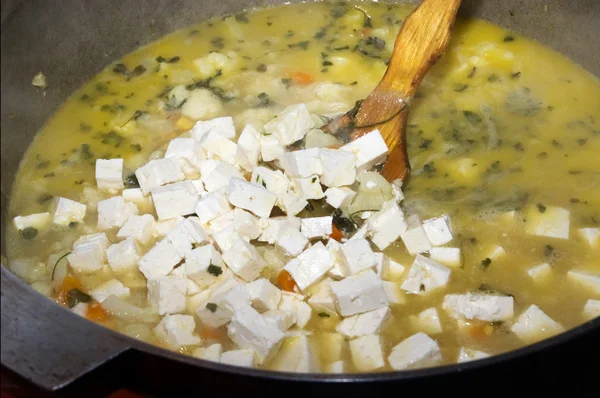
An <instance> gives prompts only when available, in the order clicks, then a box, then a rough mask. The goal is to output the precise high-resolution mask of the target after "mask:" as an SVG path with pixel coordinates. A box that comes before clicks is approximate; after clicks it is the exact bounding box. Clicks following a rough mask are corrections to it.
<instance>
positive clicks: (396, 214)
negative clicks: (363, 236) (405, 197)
mask: <svg viewBox="0 0 600 398" xmlns="http://www.w3.org/2000/svg"><path fill="white" fill-rule="evenodd" d="M367 224H368V235H369V237H370V238H371V240H372V241H373V243H375V245H376V246H377V247H378V248H379V250H384V249H385V248H387V247H388V246H389V245H391V244H392V243H393V242H395V241H396V240H398V238H399V237H400V236H401V235H402V234H403V233H405V232H406V229H407V228H408V225H407V223H406V221H405V219H404V213H403V212H402V210H401V209H400V207H399V206H398V203H397V202H396V201H395V200H390V201H388V202H386V203H384V204H383V207H382V208H381V210H380V211H379V212H378V213H376V214H374V215H373V216H371V217H370V218H369V221H367ZM407 247H408V246H407Z"/></svg>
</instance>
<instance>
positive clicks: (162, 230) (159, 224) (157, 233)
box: [152, 217, 185, 239]
mask: <svg viewBox="0 0 600 398" xmlns="http://www.w3.org/2000/svg"><path fill="white" fill-rule="evenodd" d="M183 220H185V218H183V217H177V218H171V219H170V220H157V221H155V222H154V231H153V232H152V236H153V237H154V238H155V239H161V238H164V237H165V236H167V234H168V233H169V232H171V231H172V230H174V229H175V228H176V227H177V226H178V225H179V224H181V223H182V222H183Z"/></svg>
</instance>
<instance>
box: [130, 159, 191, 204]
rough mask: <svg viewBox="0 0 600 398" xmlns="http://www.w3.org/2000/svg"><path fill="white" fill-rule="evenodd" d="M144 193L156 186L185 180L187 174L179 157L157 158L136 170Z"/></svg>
mask: <svg viewBox="0 0 600 398" xmlns="http://www.w3.org/2000/svg"><path fill="white" fill-rule="evenodd" d="M135 176H136V177H137V179H138V182H139V184H140V188H141V189H142V192H144V195H147V194H148V193H150V191H151V190H152V189H154V188H158V187H160V186H161V185H165V184H169V183H172V182H178V181H183V180H184V179H185V175H184V174H183V171H182V170H181V164H180V163H179V160H178V159H177V158H164V159H155V160H151V161H149V162H148V163H146V164H145V165H144V166H142V167H140V168H139V169H137V170H136V171H135Z"/></svg>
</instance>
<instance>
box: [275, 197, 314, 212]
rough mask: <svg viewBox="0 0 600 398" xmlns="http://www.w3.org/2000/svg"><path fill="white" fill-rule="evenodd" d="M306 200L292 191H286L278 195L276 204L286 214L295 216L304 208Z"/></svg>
mask: <svg viewBox="0 0 600 398" xmlns="http://www.w3.org/2000/svg"><path fill="white" fill-rule="evenodd" d="M306 205H308V201H307V200H306V199H304V198H303V197H302V196H300V195H298V194H296V193H294V192H286V193H282V194H281V195H279V197H278V199H277V206H279V207H280V208H281V210H283V211H284V212H285V214H287V215H288V216H295V215H296V214H298V213H300V212H301V211H302V210H304V209H305V208H306Z"/></svg>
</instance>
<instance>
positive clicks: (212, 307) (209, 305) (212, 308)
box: [206, 303, 217, 313]
mask: <svg viewBox="0 0 600 398" xmlns="http://www.w3.org/2000/svg"><path fill="white" fill-rule="evenodd" d="M206 309H207V310H209V311H210V312H213V313H214V312H215V311H216V310H217V305H216V304H215V303H206Z"/></svg>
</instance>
